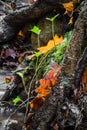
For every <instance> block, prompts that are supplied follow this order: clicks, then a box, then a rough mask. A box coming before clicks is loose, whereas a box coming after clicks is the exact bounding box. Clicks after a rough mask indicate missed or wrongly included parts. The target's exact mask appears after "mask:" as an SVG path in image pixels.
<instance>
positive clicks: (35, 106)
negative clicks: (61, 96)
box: [30, 96, 45, 110]
mask: <svg viewBox="0 0 87 130" xmlns="http://www.w3.org/2000/svg"><path fill="white" fill-rule="evenodd" d="M44 101H45V98H44V97H41V96H36V97H35V98H34V99H33V100H32V101H31V103H30V108H32V109H35V110H38V109H39V108H40V107H41V106H42V104H43V103H44Z"/></svg>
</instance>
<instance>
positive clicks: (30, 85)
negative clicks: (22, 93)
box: [25, 51, 50, 120]
mask: <svg viewBox="0 0 87 130" xmlns="http://www.w3.org/2000/svg"><path fill="white" fill-rule="evenodd" d="M49 52H50V51H49ZM49 52H48V53H47V54H46V55H45V57H43V59H42V60H41V62H40V63H39V65H38V67H37V68H36V71H35V74H34V76H33V78H32V80H31V82H30V84H29V90H28V101H29V98H30V91H31V87H32V84H33V82H34V80H35V77H36V75H37V72H38V70H39V68H40V66H41V64H42V63H43V61H44V59H46V57H47V55H48V54H49ZM28 105H29V102H27V104H26V113H25V120H26V115H27V113H28Z"/></svg>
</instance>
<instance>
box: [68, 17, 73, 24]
mask: <svg viewBox="0 0 87 130" xmlns="http://www.w3.org/2000/svg"><path fill="white" fill-rule="evenodd" d="M68 24H69V25H72V24H73V17H71V18H70V20H69V23H68Z"/></svg>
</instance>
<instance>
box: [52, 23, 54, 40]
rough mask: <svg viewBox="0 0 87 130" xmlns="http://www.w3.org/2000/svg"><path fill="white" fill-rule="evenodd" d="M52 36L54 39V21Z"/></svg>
mask: <svg viewBox="0 0 87 130" xmlns="http://www.w3.org/2000/svg"><path fill="white" fill-rule="evenodd" d="M52 36H53V38H54V21H52Z"/></svg>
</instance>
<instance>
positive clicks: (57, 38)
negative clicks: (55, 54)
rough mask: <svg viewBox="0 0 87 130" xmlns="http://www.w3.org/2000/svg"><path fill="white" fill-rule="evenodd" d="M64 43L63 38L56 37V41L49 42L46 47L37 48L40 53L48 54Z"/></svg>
mask: <svg viewBox="0 0 87 130" xmlns="http://www.w3.org/2000/svg"><path fill="white" fill-rule="evenodd" d="M62 41H63V37H62V36H61V37H59V36H57V35H55V36H54V39H53V40H49V42H48V44H47V45H46V46H43V47H39V48H37V49H38V50H39V51H40V52H42V53H46V52H48V51H49V50H51V49H52V48H54V47H55V46H56V45H58V44H60V43H62Z"/></svg>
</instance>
